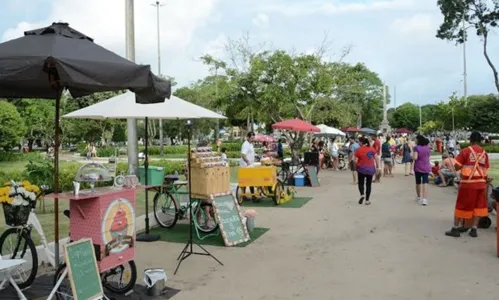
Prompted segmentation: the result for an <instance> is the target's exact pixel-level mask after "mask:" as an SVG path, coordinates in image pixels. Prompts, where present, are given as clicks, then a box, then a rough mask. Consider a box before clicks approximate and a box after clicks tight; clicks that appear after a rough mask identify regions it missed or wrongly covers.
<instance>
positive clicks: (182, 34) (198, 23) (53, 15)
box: [3, 0, 219, 75]
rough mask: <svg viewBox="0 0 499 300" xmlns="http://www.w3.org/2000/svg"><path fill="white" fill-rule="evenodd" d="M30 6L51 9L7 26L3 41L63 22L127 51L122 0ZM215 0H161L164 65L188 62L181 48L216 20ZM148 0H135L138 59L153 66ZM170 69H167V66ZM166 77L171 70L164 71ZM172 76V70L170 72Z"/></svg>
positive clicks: (63, 0) (56, 0) (37, 0)
mask: <svg viewBox="0 0 499 300" xmlns="http://www.w3.org/2000/svg"><path fill="white" fill-rule="evenodd" d="M32 2H33V3H32V5H36V4H38V5H49V6H50V10H49V11H50V12H49V13H48V14H47V15H45V16H43V17H40V18H39V20H37V21H36V22H33V23H27V22H20V23H18V24H17V25H16V26H14V27H13V28H10V29H7V30H6V31H5V32H4V34H3V40H4V41H5V40H9V39H12V38H16V37H19V36H22V34H23V32H24V31H25V30H29V29H34V28H38V27H43V26H47V25H49V24H51V23H52V22H57V21H64V22H68V23H69V25H70V26H71V27H73V28H75V29H76V30H78V31H81V32H83V33H84V34H86V35H88V36H90V37H92V38H94V40H95V42H96V43H98V44H100V45H102V46H104V47H106V48H109V49H110V50H112V51H114V52H116V53H118V54H121V55H124V53H125V1H123V0H106V1H102V0H85V1H82V0H52V1H50V4H48V3H46V2H47V0H34V1H32ZM218 2H219V0H182V1H163V3H164V6H162V7H160V13H159V14H160V35H161V55H162V69H163V70H165V69H167V68H164V66H168V65H169V64H170V61H172V60H177V61H181V60H182V59H184V60H190V59H191V58H188V57H185V55H183V54H185V52H186V49H187V48H188V46H189V45H190V44H191V42H192V40H193V38H194V35H195V33H196V31H197V30H200V29H202V28H203V27H205V26H206V25H208V24H209V22H210V21H211V20H213V19H214V20H216V19H217V16H216V15H215V13H214V11H215V8H216V6H217V3H218ZM151 3H152V1H142V0H140V1H135V5H134V13H135V53H136V62H137V63H144V64H151V65H152V66H154V69H156V67H155V66H156V64H157V63H156V59H155V57H156V55H157V53H156V52H157V47H156V45H157V25H156V8H155V7H153V6H152V5H151ZM170 70H171V68H170ZM168 75H170V74H168ZM171 75H175V74H171Z"/></svg>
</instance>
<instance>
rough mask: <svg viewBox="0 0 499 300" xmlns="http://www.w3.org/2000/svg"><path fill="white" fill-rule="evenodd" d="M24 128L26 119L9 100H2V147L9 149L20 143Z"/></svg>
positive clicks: (0, 129)
mask: <svg viewBox="0 0 499 300" xmlns="http://www.w3.org/2000/svg"><path fill="white" fill-rule="evenodd" d="M24 130H25V127H24V120H23V119H22V118H21V115H20V114H19V112H18V111H17V109H16V107H15V106H14V105H13V104H11V103H9V102H7V101H0V147H1V148H3V149H5V150H9V149H12V148H13V147H14V146H17V145H19V144H20V143H21V140H22V138H23V136H24V133H25V132H24Z"/></svg>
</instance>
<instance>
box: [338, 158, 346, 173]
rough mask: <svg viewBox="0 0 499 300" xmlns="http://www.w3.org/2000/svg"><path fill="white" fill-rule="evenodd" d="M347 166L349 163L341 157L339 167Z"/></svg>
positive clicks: (341, 168)
mask: <svg viewBox="0 0 499 300" xmlns="http://www.w3.org/2000/svg"><path fill="white" fill-rule="evenodd" d="M346 166H347V163H346V161H345V159H340V160H339V161H338V169H340V170H344V169H345V168H346Z"/></svg>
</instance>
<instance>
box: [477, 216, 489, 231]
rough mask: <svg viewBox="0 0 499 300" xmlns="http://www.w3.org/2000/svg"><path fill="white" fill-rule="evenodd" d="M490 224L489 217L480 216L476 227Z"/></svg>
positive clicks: (486, 226)
mask: <svg viewBox="0 0 499 300" xmlns="http://www.w3.org/2000/svg"><path fill="white" fill-rule="evenodd" d="M490 225H492V220H491V219H490V218H489V217H482V218H480V221H478V228H483V229H486V228H489V227H490Z"/></svg>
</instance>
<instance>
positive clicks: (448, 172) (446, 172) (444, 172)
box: [440, 168, 456, 178]
mask: <svg viewBox="0 0 499 300" xmlns="http://www.w3.org/2000/svg"><path fill="white" fill-rule="evenodd" d="M440 173H442V175H444V177H445V178H452V177H455V176H456V174H455V173H454V172H452V171H451V170H449V169H447V168H443V169H440Z"/></svg>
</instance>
